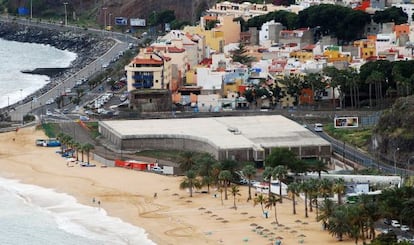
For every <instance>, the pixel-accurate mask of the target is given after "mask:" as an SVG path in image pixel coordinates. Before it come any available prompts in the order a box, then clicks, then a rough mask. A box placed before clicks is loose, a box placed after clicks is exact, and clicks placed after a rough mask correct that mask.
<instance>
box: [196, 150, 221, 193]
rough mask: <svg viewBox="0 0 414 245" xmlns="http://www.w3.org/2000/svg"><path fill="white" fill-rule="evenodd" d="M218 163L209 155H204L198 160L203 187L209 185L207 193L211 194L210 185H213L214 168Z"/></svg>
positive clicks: (198, 170) (197, 165)
mask: <svg viewBox="0 0 414 245" xmlns="http://www.w3.org/2000/svg"><path fill="white" fill-rule="evenodd" d="M216 162H217V161H216V160H215V159H214V157H213V156H212V155H211V154H209V153H203V154H202V155H201V156H200V157H199V158H198V159H197V164H196V167H197V172H198V175H200V176H202V177H203V181H202V182H203V185H207V192H208V193H210V185H211V184H212V183H213V177H212V171H213V166H214V164H215V163H216Z"/></svg>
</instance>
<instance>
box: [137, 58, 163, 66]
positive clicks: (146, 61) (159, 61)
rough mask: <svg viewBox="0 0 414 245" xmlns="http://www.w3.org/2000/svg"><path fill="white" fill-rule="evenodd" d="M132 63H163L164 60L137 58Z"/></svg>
mask: <svg viewBox="0 0 414 245" xmlns="http://www.w3.org/2000/svg"><path fill="white" fill-rule="evenodd" d="M132 63H134V64H136V65H162V60H155V59H141V58H135V59H134V61H132Z"/></svg>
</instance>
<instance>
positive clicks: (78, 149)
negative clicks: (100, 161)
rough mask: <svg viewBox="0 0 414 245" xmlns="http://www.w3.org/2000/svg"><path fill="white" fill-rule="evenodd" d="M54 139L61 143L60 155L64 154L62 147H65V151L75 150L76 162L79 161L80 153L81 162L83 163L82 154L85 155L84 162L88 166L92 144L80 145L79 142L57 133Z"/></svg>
mask: <svg viewBox="0 0 414 245" xmlns="http://www.w3.org/2000/svg"><path fill="white" fill-rule="evenodd" d="M56 138H57V139H58V140H59V141H60V143H61V147H60V152H61V154H62V155H63V154H64V147H66V148H67V149H69V148H71V149H73V150H75V156H76V161H79V153H80V155H81V161H82V162H84V154H86V159H87V160H86V162H87V164H89V157H90V152H91V151H92V150H93V149H94V148H95V147H94V146H93V145H92V144H90V143H86V144H81V143H79V142H76V141H75V140H74V139H73V138H72V137H71V136H70V135H67V134H64V133H62V132H61V133H59V134H58V135H57V136H56Z"/></svg>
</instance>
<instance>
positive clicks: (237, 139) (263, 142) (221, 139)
mask: <svg viewBox="0 0 414 245" xmlns="http://www.w3.org/2000/svg"><path fill="white" fill-rule="evenodd" d="M100 125H101V126H103V127H105V128H106V129H108V130H110V131H112V133H114V134H115V135H117V137H119V138H121V139H134V138H189V139H198V140H201V141H205V142H208V143H210V144H212V145H215V146H216V147H217V148H219V149H243V148H252V147H256V148H257V147H263V148H272V147H298V146H315V145H324V146H326V145H330V143H329V142H328V141H326V140H324V139H322V138H321V137H319V136H318V135H316V134H314V133H313V132H311V131H310V130H308V129H307V128H305V127H304V126H302V125H300V124H298V123H296V122H294V121H292V120H290V119H288V118H286V117H284V116H280V115H270V116H244V117H208V118H180V119H151V120H115V121H101V122H100Z"/></svg>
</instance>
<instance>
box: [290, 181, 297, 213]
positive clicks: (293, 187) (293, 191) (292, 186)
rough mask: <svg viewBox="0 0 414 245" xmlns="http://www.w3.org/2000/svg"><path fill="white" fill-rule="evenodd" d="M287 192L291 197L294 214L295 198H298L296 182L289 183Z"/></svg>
mask: <svg viewBox="0 0 414 245" xmlns="http://www.w3.org/2000/svg"><path fill="white" fill-rule="evenodd" d="M287 191H288V192H290V193H291V195H292V205H293V214H296V197H297V196H299V191H300V184H299V183H297V182H293V183H290V184H289V185H288V188H287Z"/></svg>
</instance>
